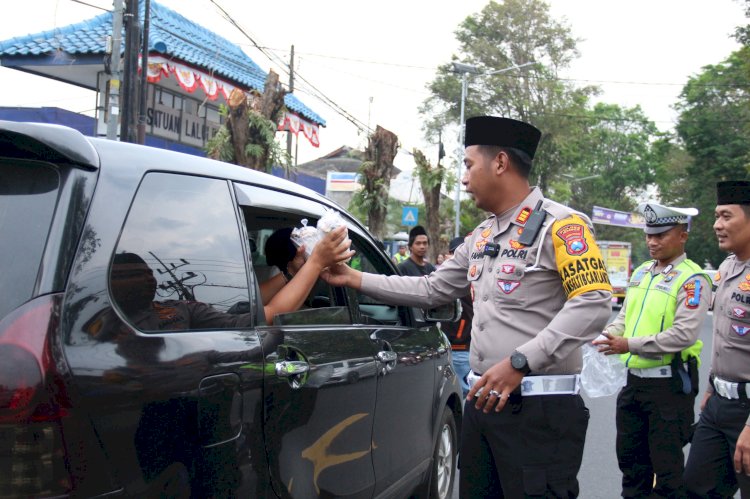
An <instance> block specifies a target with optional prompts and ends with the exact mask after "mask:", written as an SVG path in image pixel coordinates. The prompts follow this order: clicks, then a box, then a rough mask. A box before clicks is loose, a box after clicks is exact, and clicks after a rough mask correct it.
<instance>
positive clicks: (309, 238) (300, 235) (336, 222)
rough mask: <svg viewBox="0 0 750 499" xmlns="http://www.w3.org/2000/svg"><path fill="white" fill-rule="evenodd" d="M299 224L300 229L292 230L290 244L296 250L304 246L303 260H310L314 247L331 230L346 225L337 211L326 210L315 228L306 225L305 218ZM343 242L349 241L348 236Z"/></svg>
mask: <svg viewBox="0 0 750 499" xmlns="http://www.w3.org/2000/svg"><path fill="white" fill-rule="evenodd" d="M301 223H302V227H296V228H294V229H293V230H292V235H291V236H290V237H291V239H292V242H293V243H294V244H295V245H296V246H297V247H298V248H299V247H300V246H302V245H303V244H304V245H305V258H310V255H311V254H312V251H313V248H315V245H316V244H318V241H320V240H321V239H322V238H323V237H324V236H325V235H326V234H327V233H328V232H331V231H332V230H333V229H335V228H337V227H340V226H342V225H344V226H345V225H346V223H345V222H344V219H343V218H342V217H341V214H340V213H339V212H338V211H336V210H331V209H326V211H325V213H323V216H322V217H320V220H318V223H317V224H316V226H315V227H312V226H310V225H307V224H308V221H307V219H306V218H303V219H302V220H301ZM347 234H348V232H347ZM345 241H349V237H348V235H347V238H346V239H345Z"/></svg>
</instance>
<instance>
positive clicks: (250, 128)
mask: <svg viewBox="0 0 750 499" xmlns="http://www.w3.org/2000/svg"><path fill="white" fill-rule="evenodd" d="M286 93H287V92H286V91H284V90H283V89H282V88H281V85H280V84H279V76H278V75H277V74H276V73H275V72H274V71H273V70H272V71H269V73H268V76H267V78H266V82H265V87H264V91H263V94H261V95H248V94H245V92H243V91H242V90H240V89H238V88H235V89H234V90H232V93H231V94H230V96H229V101H228V104H229V105H228V106H222V108H221V113H222V114H223V116H224V118H225V121H224V124H223V125H222V126H221V128H219V130H218V131H217V132H216V134H215V135H214V136H213V137H211V138H210V139H209V140H208V142H207V143H206V152H207V154H208V157H210V158H212V159H218V160H220V161H226V162H228V163H234V164H237V165H240V166H244V167H247V168H251V169H253V170H259V171H264V172H268V171H270V170H271V168H272V167H273V166H274V165H282V166H284V167H285V168H287V169H288V168H290V164H291V160H290V158H289V155H288V154H287V153H286V151H285V150H283V149H282V148H281V146H280V145H279V144H278V142H276V123H278V121H279V118H280V117H281V113H282V111H283V110H284V109H285V107H284V96H285V95H286Z"/></svg>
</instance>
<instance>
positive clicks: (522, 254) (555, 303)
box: [323, 116, 611, 498]
mask: <svg viewBox="0 0 750 499" xmlns="http://www.w3.org/2000/svg"><path fill="white" fill-rule="evenodd" d="M465 137H466V139H465V146H466V153H465V158H464V163H465V166H466V173H465V174H464V176H463V178H462V183H463V184H464V186H465V187H466V191H467V192H468V193H469V194H470V195H471V196H472V197H473V198H474V202H475V204H476V205H477V207H478V208H480V209H482V210H485V211H487V212H489V213H491V214H492V215H491V216H490V217H489V218H487V219H486V220H485V221H483V222H482V223H481V224H479V226H478V227H477V228H476V229H474V231H473V232H472V234H471V235H470V236H469V237H467V238H466V242H465V243H464V244H463V245H461V246H459V247H458V248H457V249H456V252H455V254H454V257H453V258H452V259H450V260H447V261H446V262H445V263H443V264H442V265H441V266H440V268H438V269H437V270H436V271H435V272H433V273H432V274H430V275H429V276H427V277H401V276H380V275H373V274H366V273H360V272H357V271H356V270H353V269H351V268H349V267H346V266H343V265H339V266H335V267H332V268H331V271H330V273H329V274H328V275H326V274H324V275H323V278H325V279H327V280H328V282H329V283H330V284H332V285H346V286H350V287H353V288H355V289H359V290H361V291H362V292H363V293H365V294H368V295H371V296H374V297H377V298H378V299H380V300H383V301H384V302H387V303H393V304H405V305H409V306H417V307H421V308H432V307H434V306H436V305H439V304H443V303H447V302H449V301H451V300H452V299H456V298H460V297H461V296H465V295H466V294H467V293H468V292H469V290H470V288H473V290H474V293H473V296H474V318H473V321H472V339H471V354H470V363H471V369H472V371H473V375H472V374H471V373H470V377H471V379H469V381H470V382H471V383H472V388H471V389H470V390H469V393H468V395H467V400H466V403H465V408H464V420H463V425H462V435H461V445H460V455H461V460H460V468H461V475H460V495H461V497H463V498H473V497H476V498H487V497H506V498H520V497H576V496H577V495H578V480H577V474H578V470H579V468H580V465H581V459H582V457H583V445H584V441H585V437H586V428H587V426H588V417H589V416H588V409H586V407H585V405H584V403H583V399H582V398H581V396H580V395H579V394H578V392H579V377H578V374H579V373H580V370H581V352H580V348H579V347H580V346H581V345H582V344H583V343H585V342H587V341H591V340H592V339H593V338H594V337H595V336H596V335H597V334H599V332H600V331H601V329H602V328H603V327H604V325H605V324H606V321H607V319H608V318H609V314H610V312H611V286H610V284H609V280H608V276H607V272H606V267H605V265H604V262H603V260H602V257H601V253H600V251H599V248H598V246H597V244H596V241H595V239H594V236H593V233H592V228H591V222H590V220H589V219H588V217H586V216H585V215H583V214H581V213H578V212H575V211H573V210H572V209H570V208H568V207H566V206H563V205H561V204H558V203H555V202H554V201H551V200H549V199H546V198H545V197H544V196H543V194H542V192H541V191H540V190H539V188H536V187H531V186H530V185H529V174H530V171H531V166H532V163H531V162H532V159H533V157H534V154H535V153H536V149H537V145H538V143H539V139H540V138H541V132H540V131H539V130H538V129H536V128H535V127H533V126H532V125H530V124H528V123H524V122H521V121H517V120H512V119H508V118H498V117H493V116H479V117H474V118H469V119H468V120H467V121H466V134H465Z"/></svg>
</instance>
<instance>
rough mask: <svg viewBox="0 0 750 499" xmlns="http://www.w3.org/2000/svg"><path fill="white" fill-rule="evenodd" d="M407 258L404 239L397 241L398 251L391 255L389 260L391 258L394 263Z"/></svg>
mask: <svg viewBox="0 0 750 499" xmlns="http://www.w3.org/2000/svg"><path fill="white" fill-rule="evenodd" d="M408 259H409V255H407V254H406V241H399V242H398V252H397V253H395V254H394V255H393V257H392V258H391V260H393V263H395V264H396V265H398V264H400V263H402V262H405V261H406V260H408Z"/></svg>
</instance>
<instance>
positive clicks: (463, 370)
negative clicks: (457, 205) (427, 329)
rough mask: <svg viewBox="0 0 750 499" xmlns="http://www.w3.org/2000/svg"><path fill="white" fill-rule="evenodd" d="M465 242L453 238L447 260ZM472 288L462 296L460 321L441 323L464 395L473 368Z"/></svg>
mask: <svg viewBox="0 0 750 499" xmlns="http://www.w3.org/2000/svg"><path fill="white" fill-rule="evenodd" d="M463 243H464V238H463V237H456V238H454V239H452V240H451V242H450V243H449V244H448V253H447V255H448V257H447V259H446V261H447V260H450V259H451V258H453V253H454V252H455V251H456V249H457V248H458V247H459V246H461V245H462V244H463ZM471 290H472V292H470V293H469V294H467V295H464V296H462V297H461V317H460V318H459V320H458V322H448V323H445V324H442V323H441V326H442V329H443V332H444V333H445V335H446V336H448V340H450V342H451V350H452V352H451V353H452V359H453V370H454V371H456V375H457V376H458V379H459V381H460V383H461V389H462V390H463V392H464V397H466V394H467V393H469V384H468V382H467V381H466V376H467V375H468V374H469V371H470V370H471V367H470V366H469V346H470V344H471V320H472V318H473V317H474V306H473V303H472V302H473V301H474V297H473V288H471Z"/></svg>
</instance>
